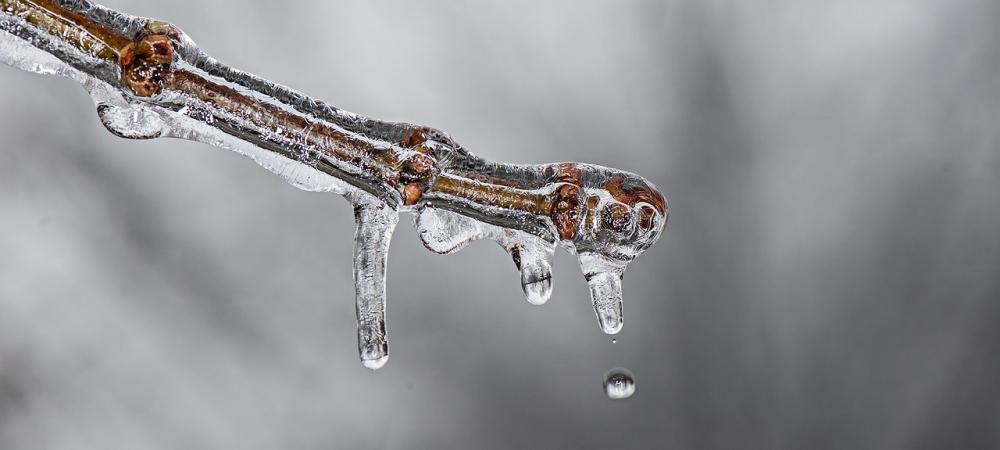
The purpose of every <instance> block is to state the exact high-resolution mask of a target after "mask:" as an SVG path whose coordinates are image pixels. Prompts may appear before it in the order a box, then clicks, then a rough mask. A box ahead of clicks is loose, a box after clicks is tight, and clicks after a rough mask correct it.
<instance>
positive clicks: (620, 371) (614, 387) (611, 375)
mask: <svg viewBox="0 0 1000 450" xmlns="http://www.w3.org/2000/svg"><path fill="white" fill-rule="evenodd" d="M604 393H605V394H607V395H608V398H610V399H612V400H621V399H625V398H629V397H631V396H632V394H635V377H634V376H633V375H632V372H629V370H628V369H625V368H622V367H617V368H614V369H611V371H610V372H608V374H607V375H605V376H604Z"/></svg>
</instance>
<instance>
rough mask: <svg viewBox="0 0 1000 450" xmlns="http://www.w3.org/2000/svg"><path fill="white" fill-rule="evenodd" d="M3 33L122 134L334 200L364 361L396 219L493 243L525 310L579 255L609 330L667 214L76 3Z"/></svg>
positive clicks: (28, 64)
mask: <svg viewBox="0 0 1000 450" xmlns="http://www.w3.org/2000/svg"><path fill="white" fill-rule="evenodd" d="M0 30H3V31H0V59H2V60H3V61H4V62H6V63H7V64H10V65H12V66H15V67H18V68H21V69H24V70H29V71H32V72H38V73H46V74H58V75H62V76H66V77H69V78H72V79H74V80H76V81H78V82H80V83H81V84H83V85H84V87H85V88H86V89H87V90H88V91H89V92H90V94H91V96H92V97H93V98H94V100H95V102H96V103H97V112H98V115H99V116H100V119H101V121H102V123H103V124H104V126H105V127H106V128H107V129H108V130H109V131H111V132H112V133H114V134H116V135H118V136H120V137H124V138H129V139H151V138H156V137H174V138H183V139H190V140H194V141H199V142H204V143H208V144H211V145H215V146H220V147H224V148H228V149H231V150H234V151H236V152H239V153H242V154H244V155H247V156H249V157H251V158H253V159H254V160H255V161H256V162H257V163H258V164H260V165H262V166H264V167H265V168H267V169H269V170H271V171H273V172H275V173H277V174H279V175H280V176H282V177H283V178H285V179H286V180H287V181H288V182H290V183H292V184H293V185H295V186H297V187H299V188H301V189H305V190H310V191H323V192H335V193H338V194H341V195H344V196H345V197H346V198H347V199H348V200H349V201H350V202H351V203H352V204H353V205H354V206H355V210H356V214H355V216H356V218H357V222H358V228H357V248H356V251H355V283H356V286H357V309H358V324H359V330H358V336H359V350H360V353H361V358H362V361H363V362H364V363H365V365H366V366H368V367H371V368H378V367H381V366H382V365H383V364H384V363H385V361H386V359H387V358H388V346H387V341H386V336H385V265H386V252H387V248H388V241H389V239H390V237H391V235H392V232H393V230H394V228H395V225H396V222H397V221H398V217H397V216H398V213H399V212H410V213H414V214H417V229H418V232H419V233H420V237H421V240H422V241H423V242H424V245H425V246H426V247H427V248H428V249H430V250H432V251H435V252H438V253H451V252H454V251H457V250H458V249H460V248H462V247H463V246H464V245H466V244H467V243H468V242H470V241H472V240H476V239H492V240H495V241H497V242H498V243H499V244H500V245H501V246H503V247H504V249H506V250H507V251H508V252H509V253H510V254H511V256H512V257H513V259H514V263H515V265H516V266H517V268H518V270H520V271H521V283H522V287H523V288H524V291H525V294H526V296H527V298H528V300H529V301H530V302H532V303H534V304H542V303H544V302H545V301H546V300H547V299H548V298H549V296H550V295H551V265H550V262H549V261H550V259H551V256H552V253H553V251H554V249H555V246H556V245H558V244H562V245H563V246H565V247H567V248H568V249H569V250H570V251H574V252H576V253H577V254H578V255H579V258H580V265H581V268H582V270H583V272H584V275H585V277H586V278H587V280H588V283H589V284H590V287H591V296H592V299H593V303H594V308H595V313H596V314H597V317H598V319H599V322H600V325H601V328H602V329H603V330H604V331H605V332H607V333H612V334H613V333H617V332H618V331H619V330H620V329H621V324H622V303H621V277H622V274H623V273H624V271H625V268H626V266H627V264H628V263H629V262H631V261H632V260H633V259H634V258H636V257H637V256H638V255H639V254H640V253H642V252H643V251H645V250H646V249H648V248H649V247H650V246H652V245H653V244H654V243H655V242H656V240H657V239H658V238H659V236H660V234H661V233H662V231H663V229H664V226H665V224H666V221H667V203H666V200H665V199H664V197H663V196H662V195H661V194H660V193H659V192H658V191H657V190H656V189H655V187H654V186H653V185H652V184H650V183H649V182H647V181H646V180H644V179H643V178H641V177H639V176H637V175H634V174H631V173H628V172H623V171H619V170H615V169H609V168H606V167H600V166H595V165H589V164H578V163H555V164H544V165H511V164H502V163H498V162H493V161H489V160H486V159H483V158H480V157H477V156H475V155H473V154H471V153H469V152H468V151H466V150H465V149H463V148H462V147H461V146H460V145H459V144H458V143H456V142H455V141H454V140H453V139H452V138H451V137H449V136H448V135H447V134H446V133H443V132H441V131H439V130H436V129H433V128H429V127H423V126H417V125H411V124H407V123H392V122H383V121H379V120H374V119H370V118H367V117H363V116H360V115H357V114H353V113H350V112H347V111H343V110H340V109H338V108H335V107H333V106H330V105H327V104H325V103H323V102H321V101H318V100H314V99H311V98H309V97H307V96H305V95H303V94H300V93H298V92H296V91H293V90H291V89H288V88H285V87H283V86H280V85H277V84H274V83H272V82H270V81H267V80H264V79H261V78H258V77H256V76H254V75H251V74H248V73H244V72H241V71H238V70H235V69H232V68H230V67H228V66H225V65H223V64H220V63H219V62H217V61H216V60H215V59H213V58H211V57H209V56H208V55H206V54H205V53H204V52H202V51H201V50H200V49H199V48H198V47H197V45H196V44H195V43H194V42H193V41H192V40H191V39H190V38H188V37H187V35H185V34H184V33H183V32H182V31H180V30H179V29H178V28H176V27H174V26H173V25H170V24H168V23H165V22H159V21H155V20H150V19H145V18H140V17H134V16H129V15H126V14H122V13H119V12H116V11H112V10H109V9H107V8H104V7H101V6H98V5H94V4H92V3H90V2H88V1H85V0H0Z"/></svg>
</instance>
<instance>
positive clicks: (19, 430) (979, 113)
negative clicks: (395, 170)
mask: <svg viewBox="0 0 1000 450" xmlns="http://www.w3.org/2000/svg"><path fill="white" fill-rule="evenodd" d="M105 4H106V5H108V6H110V7H113V8H116V9H119V10H122V11H125V12H129V13H133V14H138V15H144V16H151V17H157V18H161V19H165V20H169V21H171V22H173V23H176V24H178V25H180V26H181V27H182V28H183V29H184V30H185V31H186V32H187V33H188V34H189V35H191V36H192V37H193V38H194V39H195V40H196V41H197V42H198V43H199V44H200V45H201V46H202V47H203V48H204V49H205V50H206V51H208V52H209V53H211V54H212V55H214V56H216V57H218V58H219V59H221V60H222V61H224V62H227V63H229V64H231V65H234V66H236V67H239V68H243V69H246V70H249V71H251V72H254V73H256V74H259V75H261V76H264V77H267V78H270V79H273V80H275V81H278V82H281V83H283V84H287V85H290V86H293V87H295V88H298V89H301V90H303V91H305V92H307V93H310V94H312V95H314V96H317V97H319V98H323V99H326V100H328V101H330V102H331V103H333V104H335V105H338V106H340V107H343V108H346V109H349V110H352V111H356V112H359V113H363V114H366V115H371V116H374V117H379V118H384V119H390V120H404V121H410V122H414V123H421V124H427V125H432V126H435V127H439V128H442V129H444V130H447V131H449V132H450V133H452V134H453V135H454V136H455V137H456V138H457V139H458V140H459V141H460V142H462V143H463V144H464V145H465V146H466V147H468V148H470V149H472V150H473V151H475V152H477V153H479V154H481V155H484V156H487V157H489V158H492V159H495V160H501V161H511V162H527V163H542V162H554V161H564V160H578V161H586V162H593V163H598V164H603V165H608V166H613V167H617V168H621V169H625V170H630V171H634V172H638V173H640V174H642V175H644V176H645V177H647V178H649V179H650V180H652V181H653V182H655V183H656V184H658V186H659V187H660V188H661V189H662V190H663V191H665V192H667V193H668V194H669V196H670V199H671V212H672V218H671V223H670V227H669V230H668V232H667V233H666V234H665V236H664V238H663V239H662V240H661V242H660V243H659V244H658V245H657V246H655V247H654V248H653V249H652V250H650V251H649V252H647V253H646V255H644V256H643V257H642V258H641V259H640V260H638V261H637V262H636V263H635V264H633V265H632V267H631V269H630V271H629V272H628V274H627V276H626V279H625V297H626V298H625V301H626V304H625V314H626V321H625V329H624V331H623V332H622V334H621V335H619V336H618V343H617V344H612V343H611V342H610V339H609V338H608V337H607V336H604V335H603V334H602V333H601V332H600V331H599V329H598V327H597V324H596V320H595V318H594V314H593V312H592V310H591V307H590V305H589V299H588V294H587V290H586V283H585V282H584V281H583V279H582V277H581V275H580V273H579V269H578V268H577V265H576V261H575V259H573V258H572V257H570V256H569V255H567V254H566V253H563V252H560V253H559V254H558V256H557V258H556V261H555V293H554V296H553V298H552V300H551V301H550V303H549V304H548V305H546V306H544V307H532V306H529V305H528V304H527V303H526V302H525V301H524V300H523V299H522V295H521V292H520V288H519V285H518V276H517V274H516V272H515V270H514V269H513V264H512V263H511V262H510V261H509V259H508V258H507V257H506V255H504V254H503V252H502V251H501V250H500V249H499V248H496V247H495V246H493V245H491V244H488V243H478V244H475V245H472V246H471V247H470V248H468V249H466V250H464V251H462V252H461V253H459V254H457V255H452V256H447V257H443V256H437V255H434V254H432V253H430V252H428V251H426V250H424V249H423V247H422V246H421V244H420V242H419V241H418V239H417V237H416V234H415V233H414V231H413V229H412V225H411V224H410V220H409V219H406V220H404V222H402V223H401V225H400V227H399V229H398V230H397V233H396V236H395V239H394V242H393V246H392V251H391V257H390V267H389V327H390V336H391V339H392V343H391V347H392V358H391V360H390V362H389V364H388V365H387V366H386V367H385V368H384V369H382V370H380V371H378V372H375V373H373V372H371V371H369V370H367V369H364V368H363V367H362V366H361V365H360V364H359V362H358V357H357V353H356V352H357V350H356V337H355V325H354V306H353V292H354V291H353V287H352V281H351V269H350V261H351V248H352V245H353V243H352V232H353V231H352V229H353V226H352V217H351V212H350V208H349V206H348V205H347V204H346V203H345V202H344V201H343V200H341V199H340V198H338V197H336V196H332V195H322V194H310V193H305V192H302V191H298V190H296V189H294V188H292V187H291V186H288V185H286V184H285V183H284V182H283V181H281V180H280V179H278V178H277V177H276V176H273V175H271V174H270V173H268V172H266V171H264V170H262V169H260V168H259V167H257V166H256V165H255V164H253V163H252V162H250V161H249V160H246V159H243V158H241V157H239V156H237V155H236V154H233V153H228V152H225V151H221V150H218V149H214V148H211V147H207V146H204V145H199V144H194V143H190V142H182V141H175V140H155V141H148V142H135V141H125V140H120V139H117V138H114V137H112V136H111V135H110V134H109V133H107V132H106V131H105V130H104V129H103V128H102V127H101V125H100V123H99V122H98V120H97V117H96V115H95V114H94V107H93V105H92V103H91V101H90V100H89V99H88V98H87V96H86V95H85V94H84V92H83V90H82V89H81V88H80V87H79V86H77V85H75V84H74V83H72V82H70V81H68V80H65V79H57V78H51V77H42V76H38V75H32V74H28V73H24V72H20V71H17V70H14V69H12V68H9V67H6V66H4V67H0V80H2V83H0V99H2V101H0V136H2V144H0V159H2V161H3V163H2V164H0V448H2V449H4V450H7V449H12V450H13V449H83V448H87V449H147V448H148V449H224V448H225V449H230V448H231V449H277V448H282V449H330V448H345V449H355V448H357V449H368V448H372V449H381V448H386V449H406V448H415V449H467V448H482V449H494V448H496V449H502V448H586V449H591V448H593V449H597V448H665V449H666V448H669V449H674V448H676V449H724V448H728V449H732V448H741V449H769V448H775V449H779V448H784V449H803V448H809V449H822V448H844V449H922V448H927V449H940V448H960V449H985V448H997V447H998V446H1000V328H998V326H997V323H998V320H1000V280H998V278H1000V277H998V275H1000V247H998V246H1000V235H998V231H1000V204H998V203H1000V202H998V200H997V194H998V192H1000V151H998V146H1000V128H998V127H997V123H998V118H1000V117H998V114H1000V77H998V71H1000V27H997V24H998V23H1000V4H998V3H996V2H989V1H983V2H978V3H975V2H932V1H881V2H868V1H862V0H853V1H839V2H827V1H819V0H817V1H792V0H788V1H760V2H742V1H736V0H733V1H684V2H669V1H646V2H641V1H617V2H611V1H569V0H566V1H560V2H556V1H546V2H537V1H527V0H524V1H521V0H517V1H506V2H470V3H459V2H446V1H404V0H395V1H377V2H361V1H351V2H348V1H333V2H318V1H307V0H288V1H283V2H274V1H263V0H257V1H246V0H243V1H237V0H217V1H210V2H209V1H193V0H178V1H171V2H167V1H152V0H142V1H139V0H134V1H125V0H105ZM614 366H625V367H628V368H629V369H631V370H632V371H633V372H634V373H635V375H636V379H637V387H638V389H637V393H636V395H635V397H633V398H631V399H629V400H627V401H610V400H608V399H607V398H605V396H604V394H603V391H602V388H601V381H602V378H603V375H604V373H605V372H606V371H607V370H608V369H610V368H612V367H614Z"/></svg>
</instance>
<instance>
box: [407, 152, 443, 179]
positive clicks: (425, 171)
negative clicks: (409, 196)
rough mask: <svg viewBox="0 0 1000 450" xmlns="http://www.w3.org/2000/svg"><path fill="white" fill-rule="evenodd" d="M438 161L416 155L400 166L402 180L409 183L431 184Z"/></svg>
mask: <svg viewBox="0 0 1000 450" xmlns="http://www.w3.org/2000/svg"><path fill="white" fill-rule="evenodd" d="M436 165H437V160H435V159H434V158H432V157H430V156H427V155H425V154H422V153H415V154H412V155H410V156H409V157H407V158H406V159H404V160H403V162H402V164H401V165H400V169H399V172H400V178H401V179H402V180H403V181H408V182H415V181H419V182H429V181H430V179H431V176H432V175H433V174H434V168H435V166H436Z"/></svg>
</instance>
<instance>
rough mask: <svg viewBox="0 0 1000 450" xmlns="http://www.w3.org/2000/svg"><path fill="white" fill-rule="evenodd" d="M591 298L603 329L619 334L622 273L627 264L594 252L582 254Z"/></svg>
mask: <svg viewBox="0 0 1000 450" xmlns="http://www.w3.org/2000/svg"><path fill="white" fill-rule="evenodd" d="M580 268H581V269H583V274H584V277H585V278H586V279H587V284H589V285H590V298H591V301H592V302H593V305H594V313H595V314H596V315H597V322H598V324H599V325H600V327H601V330H602V331H604V332H605V333H607V334H618V332H619V331H621V330H622V325H623V315H622V275H623V274H624V273H625V264H623V263H621V262H619V261H615V260H611V259H608V258H605V257H603V256H600V255H595V254H592V253H584V254H581V255H580Z"/></svg>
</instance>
